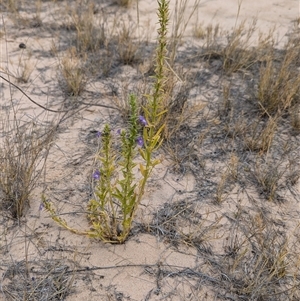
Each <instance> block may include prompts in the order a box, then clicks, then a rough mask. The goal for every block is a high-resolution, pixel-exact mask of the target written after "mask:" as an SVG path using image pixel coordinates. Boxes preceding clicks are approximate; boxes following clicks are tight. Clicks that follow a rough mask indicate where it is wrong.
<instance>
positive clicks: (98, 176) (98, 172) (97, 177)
mask: <svg viewBox="0 0 300 301" xmlns="http://www.w3.org/2000/svg"><path fill="white" fill-rule="evenodd" d="M93 178H94V179H95V180H99V179H100V171H99V170H98V169H97V170H96V171H95V172H94V173H93Z"/></svg>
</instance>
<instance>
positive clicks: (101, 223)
mask: <svg viewBox="0 0 300 301" xmlns="http://www.w3.org/2000/svg"><path fill="white" fill-rule="evenodd" d="M158 4H159V9H158V19H159V24H160V28H159V30H158V46H157V50H156V68H155V82H154V86H153V91H152V93H151V94H150V95H147V100H148V101H147V103H146V105H145V107H143V108H142V109H143V112H144V116H138V111H139V108H138V101H137V98H136V96H135V95H130V97H129V107H130V115H129V120H128V129H127V130H123V131H121V132H120V139H119V141H118V142H119V143H120V144H121V147H120V148H119V149H118V148H114V147H113V145H114V143H113V140H114V139H115V137H114V136H113V135H112V133H111V129H110V126H109V125H108V124H106V125H105V127H104V130H103V132H102V133H101V142H102V143H101V149H100V151H99V154H98V162H99V165H100V167H99V169H98V170H96V172H95V173H94V175H93V177H94V179H95V180H97V184H96V187H95V193H94V198H93V199H92V200H90V202H89V204H88V208H87V209H88V216H87V217H88V220H89V222H90V223H91V229H90V230H88V231H78V230H76V229H73V228H71V227H69V226H68V225H67V223H66V221H65V220H63V219H61V218H60V217H58V216H57V214H56V213H55V210H54V209H53V207H52V206H51V204H50V203H49V202H48V201H46V199H45V198H43V203H44V205H45V208H46V210H47V211H48V212H49V213H50V215H51V216H52V218H53V220H55V221H56V222H57V223H58V224H60V225H61V226H62V227H64V228H66V229H68V230H70V231H71V232H73V233H76V234H84V235H88V236H89V237H91V238H96V239H100V240H102V241H104V242H109V243H123V242H124V241H125V240H126V239H127V237H128V235H129V233H130V229H131V226H132V221H133V218H134V216H135V212H136V210H137V208H138V206H139V204H140V202H141V200H142V197H143V194H144V191H145V186H146V183H147V180H148V179H149V177H150V175H151V172H152V170H153V168H154V167H155V166H156V165H157V164H159V163H160V160H159V159H155V158H153V153H154V152H155V151H156V150H157V149H158V148H159V146H160V145H161V143H162V137H161V134H162V131H163V129H164V127H165V118H164V116H165V113H166V112H167V110H166V109H165V108H166V95H167V93H166V87H165V86H166V81H167V79H166V71H167V69H166V67H165V65H166V62H165V60H166V55H167V50H166V45H167V38H166V35H167V24H168V20H169V8H168V5H169V3H168V2H167V1H165V0H159V1H158ZM141 132H142V133H141ZM137 149H138V151H137ZM137 155H140V157H141V158H137ZM137 161H138V162H139V164H138V163H136V162H137ZM137 165H138V167H139V171H140V176H139V178H136V168H135V167H137Z"/></svg>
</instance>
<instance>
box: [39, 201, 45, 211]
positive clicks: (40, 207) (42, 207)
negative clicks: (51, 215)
mask: <svg viewBox="0 0 300 301" xmlns="http://www.w3.org/2000/svg"><path fill="white" fill-rule="evenodd" d="M43 209H44V204H43V203H40V206H39V211H42V210H43Z"/></svg>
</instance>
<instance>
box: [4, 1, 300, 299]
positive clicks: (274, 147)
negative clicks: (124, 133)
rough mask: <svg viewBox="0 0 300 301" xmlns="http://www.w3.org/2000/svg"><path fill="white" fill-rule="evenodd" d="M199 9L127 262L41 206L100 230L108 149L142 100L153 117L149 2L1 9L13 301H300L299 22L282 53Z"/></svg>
mask: <svg viewBox="0 0 300 301" xmlns="http://www.w3.org/2000/svg"><path fill="white" fill-rule="evenodd" d="M188 2H189V1H175V3H174V5H175V6H173V11H171V16H172V18H173V19H171V24H170V26H171V28H172V30H171V32H170V36H169V40H168V45H167V49H168V54H167V57H168V58H169V59H168V61H167V64H168V67H167V68H166V70H165V72H166V73H167V77H168V80H167V81H166V82H165V83H164V84H165V85H164V87H165V88H164V89H165V90H164V97H165V99H164V106H165V108H166V109H167V112H166V115H165V116H164V117H163V119H162V120H161V123H165V124H166V126H165V129H164V132H163V136H164V141H163V143H162V148H161V149H162V150H161V152H160V154H159V157H160V158H163V164H162V165H161V166H160V165H159V166H158V170H157V171H156V172H154V175H153V177H152V179H151V181H150V183H149V187H148V190H146V191H145V195H146V199H145V200H144V201H142V203H141V209H140V210H138V211H137V216H138V217H137V219H136V220H135V221H134V223H133V229H132V230H131V232H130V234H129V241H128V242H126V243H125V246H117V247H115V246H114V247H111V246H107V245H105V246H104V245H103V244H100V243H99V242H89V241H88V240H87V239H86V238H85V237H84V238H81V240H73V239H74V238H73V236H72V235H69V234H66V233H65V232H64V231H61V230H58V229H57V226H56V225H55V224H54V223H52V222H51V220H50V219H49V215H48V214H47V213H46V212H45V210H44V208H43V205H42V204H41V194H42V192H46V195H47V197H48V198H49V201H51V203H54V205H55V207H56V208H57V213H56V214H57V216H58V217H59V218H60V217H61V216H62V220H64V219H65V220H67V221H68V224H70V225H71V227H73V226H74V227H75V228H78V227H77V226H78V225H79V224H80V226H82V225H81V224H84V226H85V228H86V227H88V228H90V227H91V224H87V222H86V216H87V215H88V214H90V212H87V211H86V205H87V203H88V201H89V200H90V199H91V195H92V191H93V188H94V187H93V186H94V183H93V181H92V179H91V178H92V173H93V171H94V170H95V165H94V157H95V154H96V152H97V150H98V149H99V146H100V145H99V143H100V140H99V137H97V133H98V132H100V131H102V129H103V126H104V124H105V123H110V124H112V127H111V131H112V132H111V133H112V135H118V134H117V132H118V130H119V129H123V128H125V127H126V124H125V123H126V120H127V118H128V111H129V109H128V103H127V101H126V99H127V96H128V95H129V94H130V93H131V92H133V93H135V94H136V95H137V96H138V97H137V103H138V105H139V107H140V110H142V109H141V108H142V107H145V103H146V101H147V95H149V93H150V92H149V91H150V89H151V86H152V85H153V80H154V79H153V75H154V70H155V67H156V66H155V62H154V59H153V57H154V53H155V47H156V45H155V43H154V38H153V37H152V31H153V29H152V28H150V27H149V28H147V27H144V26H145V24H146V22H144V23H143V22H141V20H142V18H143V15H141V14H140V13H139V8H140V7H139V5H140V3H138V2H136V1H123V0H118V1H114V2H113V1H103V3H102V2H101V3H99V1H85V0H79V1H73V2H72V5H70V2H68V1H66V0H59V1H58V0H53V1H52V0H49V1H42V0H37V1H33V2H32V1H28V0H4V1H2V2H1V3H0V9H1V11H2V12H3V19H1V21H0V22H1V24H3V26H2V27H1V31H0V43H1V46H2V45H3V47H2V48H3V57H2V55H1V62H0V63H1V65H0V68H1V69H0V72H1V73H0V75H1V82H0V95H1V102H0V106H1V113H0V121H1V123H0V132H1V135H0V169H1V170H0V210H1V218H0V258H1V260H0V300H23V301H24V300H25V301H31V300H45V301H50V300H66V301H67V300H71V299H75V300H83V299H86V298H90V299H91V300H107V301H108V300H109V301H117V300H118V301H121V300H128V301H133V300H158V299H161V300H170V301H171V300H178V301H187V300H195V301H196V300H208V301H210V300H224V301H225V300H243V301H244V300H245V301H298V300H300V255H299V252H298V250H299V249H300V223H299V216H300V209H299V200H300V190H299V186H300V182H299V181H300V172H299V167H300V144H299V139H300V136H299V135H300V90H299V89H300V75H299V68H300V55H299V54H300V44H299V41H300V37H299V28H298V25H299V18H298V19H295V20H294V21H293V22H294V24H295V27H294V29H293V30H291V31H290V32H289V33H288V35H287V36H286V37H285V40H284V43H281V45H278V44H277V41H276V39H275V37H276V29H275V28H274V29H271V30H270V31H269V32H264V33H263V32H260V31H259V30H260V28H259V27H258V25H257V24H258V23H257V19H254V20H252V21H250V22H248V21H242V22H240V21H239V18H238V17H237V20H236V23H235V26H234V27H233V28H232V30H230V31H229V30H225V29H224V28H223V27H222V24H221V23H213V22H212V23H211V24H205V23H203V22H202V20H200V19H198V17H197V12H198V10H201V6H199V1H190V4H189V5H190V6H188ZM238 3H239V7H238V11H237V14H238V15H239V10H240V8H241V7H240V5H241V1H238ZM200 4H201V2H200ZM62 8H63V9H62ZM194 20H196V21H195V22H193V21H194ZM189 22H191V24H190V23H189ZM188 26H190V28H192V30H191V32H192V35H193V39H196V40H197V43H196V44H195V45H197V46H195V45H193V43H192V42H191V41H192V39H191V37H186V36H185V33H186V30H187V28H188ZM147 30H148V31H149V32H146V31H147ZM33 37H34V38H33ZM146 37H147V39H146ZM188 39H189V40H188ZM186 40H188V42H187V43H186ZM12 41H13V42H12ZM21 42H23V43H25V44H26V49H25V48H21V47H20V48H19V44H20V43H21ZM281 42H282V41H281ZM199 45H201V46H199ZM16 87H18V88H19V89H18V88H16ZM27 96H29V98H28V97H27ZM66 104H68V105H67V106H66ZM66 108H67V109H66ZM136 168H137V167H136ZM75 217H76V219H75ZM78 220H79V222H78ZM85 223H86V224H85ZM116 231H118V229H116ZM162 250H163V251H162ZM151 252H153V254H155V255H153V254H152V253H151ZM156 252H157V253H156ZM99 254H100V255H101V260H100V261H99V260H98V259H97V258H98V257H97V256H98V255H99ZM140 254H143V256H142V257H143V259H142V260H141V261H139V259H138V255H140ZM172 256H174V258H175V259H172V258H173V257H172ZM128 258H129V259H128ZM97 260H98V261H97ZM118 273H120V275H123V274H122V273H124V274H126V276H124V278H118V277H122V276H118ZM129 276H130V277H129ZM129 278H130V279H129ZM131 278H133V279H134V283H135V284H134V285H135V286H134V290H135V291H134V292H128V291H126V289H128V287H127V286H126V285H125V284H124V283H127V282H126V281H131ZM119 279H121V280H119ZM117 281H120V283H122V285H118V282H117ZM139 281H142V282H139ZM140 283H142V284H141V287H142V286H143V285H145V287H146V288H145V290H147V289H148V288H149V289H148V291H147V293H146V294H144V295H143V296H142V297H141V296H140V295H138V292H136V290H138V291H140V287H139V285H140ZM145 283H146V284H147V285H149V286H146V284H145ZM123 284H124V285H123ZM83 289H85V290H86V291H88V294H87V295H85V296H84V295H82V294H81V293H82V290H83ZM141 290H142V289H141ZM131 293H132V294H133V293H135V295H134V296H132V295H131ZM77 295H78V296H77ZM82 296H84V297H82ZM86 296H89V297H86ZM76 297H77V298H79V299H76Z"/></svg>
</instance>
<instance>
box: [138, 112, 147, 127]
mask: <svg viewBox="0 0 300 301" xmlns="http://www.w3.org/2000/svg"><path fill="white" fill-rule="evenodd" d="M139 122H140V124H141V125H142V126H146V125H148V122H147V120H146V119H145V117H144V116H142V115H140V116H139Z"/></svg>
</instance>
